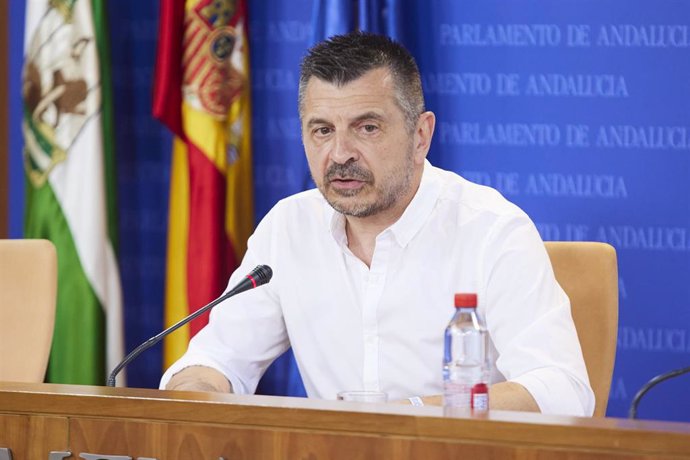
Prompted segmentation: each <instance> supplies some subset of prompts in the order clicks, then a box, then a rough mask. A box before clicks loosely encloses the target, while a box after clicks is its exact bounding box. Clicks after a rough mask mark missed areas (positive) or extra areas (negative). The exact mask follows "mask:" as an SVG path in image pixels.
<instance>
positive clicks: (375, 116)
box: [353, 111, 385, 123]
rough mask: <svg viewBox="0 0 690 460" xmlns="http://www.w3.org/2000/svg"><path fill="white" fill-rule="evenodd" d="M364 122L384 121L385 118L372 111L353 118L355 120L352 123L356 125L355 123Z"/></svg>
mask: <svg viewBox="0 0 690 460" xmlns="http://www.w3.org/2000/svg"><path fill="white" fill-rule="evenodd" d="M364 120H376V121H384V120H385V117H384V116H383V115H381V114H380V113H378V112H373V111H372V112H366V113H363V114H361V115H359V116H357V117H355V119H354V120H353V121H354V122H355V123H357V122H360V121H364Z"/></svg>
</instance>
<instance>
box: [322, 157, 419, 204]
mask: <svg viewBox="0 0 690 460" xmlns="http://www.w3.org/2000/svg"><path fill="white" fill-rule="evenodd" d="M405 160H406V161H405V162H404V163H402V164H399V165H398V166H397V167H396V168H394V169H392V170H390V171H387V173H386V175H385V176H383V177H382V178H381V179H380V180H378V181H377V180H375V179H374V174H373V173H372V172H371V171H369V170H368V169H365V168H363V167H361V166H360V165H358V164H357V163H356V162H355V161H354V160H352V159H350V160H348V161H347V162H346V163H343V164H341V163H333V164H332V165H330V166H329V167H328V169H326V172H325V174H324V177H323V180H322V181H320V182H317V181H316V180H314V182H315V183H316V184H317V186H318V188H319V191H320V192H321V194H322V195H323V197H324V198H325V199H326V201H327V202H328V204H330V205H331V207H333V209H335V210H336V211H338V212H340V213H341V214H344V215H346V216H352V217H369V216H373V215H375V214H378V213H380V212H383V211H387V210H388V209H390V208H392V207H393V206H394V205H395V204H396V203H397V202H398V200H399V199H400V198H401V197H403V196H405V195H406V194H407V193H408V192H409V190H410V186H411V183H412V176H413V174H414V162H413V150H412V145H410V146H409V148H408V151H407V152H406V155H405ZM312 177H313V176H312ZM336 179H352V180H357V181H361V182H363V183H364V185H363V186H362V187H360V188H356V189H338V188H334V187H331V183H332V182H333V180H336ZM369 194H373V197H371V198H367V195H369Z"/></svg>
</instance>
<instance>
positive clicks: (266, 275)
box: [248, 265, 273, 287]
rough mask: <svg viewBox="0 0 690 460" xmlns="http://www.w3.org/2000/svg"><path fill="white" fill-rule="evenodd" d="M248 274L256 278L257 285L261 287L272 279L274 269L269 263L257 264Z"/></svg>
mask: <svg viewBox="0 0 690 460" xmlns="http://www.w3.org/2000/svg"><path fill="white" fill-rule="evenodd" d="M248 276H250V277H252V278H254V281H255V282H256V286H255V287H259V286H261V285H263V284H266V283H268V282H269V281H271V277H273V270H271V267H269V266H268V265H257V266H256V268H255V269H254V270H252V271H251V273H250V274H249V275H248Z"/></svg>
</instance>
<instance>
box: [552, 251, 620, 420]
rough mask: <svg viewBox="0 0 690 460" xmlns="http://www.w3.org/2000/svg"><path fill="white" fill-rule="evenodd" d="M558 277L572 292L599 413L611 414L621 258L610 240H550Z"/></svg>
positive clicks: (563, 285) (570, 295)
mask: <svg viewBox="0 0 690 460" xmlns="http://www.w3.org/2000/svg"><path fill="white" fill-rule="evenodd" d="M545 245H546V250H547V252H548V253H549V258H550V259H551V264H552V265H553V270H554V273H555V274H556V279H557V280H558V283H559V284H560V285H561V287H562V288H563V290H564V291H565V292H566V294H568V297H570V305H571V309H572V315H573V321H574V322H575V329H577V335H578V337H579V339H580V345H581V347H582V354H583V355H584V359H585V365H586V366H587V373H588V374H589V382H590V384H591V385H592V390H593V391H594V396H595V398H596V403H595V407H594V416H595V417H603V416H605V415H606V406H607V405H608V399H609V390H610V389H611V377H612V375H613V365H614V362H615V360H616V341H617V337H618V263H617V260H616V250H615V249H614V248H613V246H611V245H609V244H606V243H596V242H579V241H578V242H570V241H549V242H546V243H545Z"/></svg>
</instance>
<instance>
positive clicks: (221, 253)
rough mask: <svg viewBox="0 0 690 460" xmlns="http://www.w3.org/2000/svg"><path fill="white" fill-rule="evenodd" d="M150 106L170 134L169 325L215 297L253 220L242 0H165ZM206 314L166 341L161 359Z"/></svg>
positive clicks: (180, 348) (172, 355) (176, 349)
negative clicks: (171, 145) (172, 136)
mask: <svg viewBox="0 0 690 460" xmlns="http://www.w3.org/2000/svg"><path fill="white" fill-rule="evenodd" d="M159 27H160V29H159V30H160V31H159V42H158V56H157V61H156V81H155V90H154V101H153V113H154V116H155V117H156V118H158V119H159V120H161V121H162V122H163V123H165V124H166V125H167V126H168V127H169V128H170V129H171V130H172V131H173V133H174V134H175V140H174V145H173V154H172V169H171V180H170V204H169V206H170V214H169V227H168V262H167V273H166V289H165V326H166V327H168V326H170V325H172V324H174V323H176V322H177V321H179V320H180V319H182V318H183V317H185V316H187V315H189V314H190V313H192V312H193V311H195V310H197V309H198V308H200V307H202V306H203V305H205V304H206V303H208V302H210V301H211V300H213V299H214V298H215V297H217V296H219V295H220V294H221V293H222V292H223V289H224V288H225V286H226V283H227V280H228V277H229V276H230V274H231V273H232V271H233V270H234V269H235V268H236V267H237V266H238V264H239V261H240V260H241V257H242V256H243V255H244V251H245V249H246V242H247V238H248V237H249V235H250V233H251V231H252V229H253V226H254V206H253V199H252V193H253V187H252V156H251V110H250V109H251V108H250V92H249V48H248V43H247V6H246V1H245V0H161V9H160V26H159ZM207 321H208V317H207V315H205V316H202V317H200V318H198V319H196V320H194V321H193V322H192V323H190V325H187V326H185V327H184V328H182V329H180V330H178V331H177V332H175V333H174V334H171V336H170V337H168V338H167V339H166V342H165V344H164V361H165V362H164V364H165V366H166V367H167V366H169V365H170V364H172V363H173V362H174V361H175V360H176V359H177V358H179V357H180V356H181V355H182V354H183V353H184V351H185V350H186V348H187V343H188V342H189V339H190V338H191V337H192V336H194V334H196V332H198V331H199V329H201V328H202V327H203V326H204V325H205V324H206V322H207Z"/></svg>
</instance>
